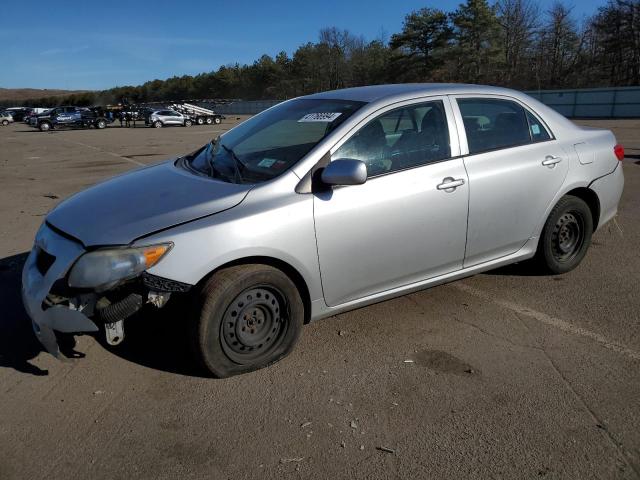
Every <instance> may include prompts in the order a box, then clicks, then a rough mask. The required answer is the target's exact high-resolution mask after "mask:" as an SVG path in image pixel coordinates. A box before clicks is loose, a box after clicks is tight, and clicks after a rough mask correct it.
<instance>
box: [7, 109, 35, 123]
mask: <svg viewBox="0 0 640 480" xmlns="http://www.w3.org/2000/svg"><path fill="white" fill-rule="evenodd" d="M6 112H8V113H10V114H11V116H12V117H13V121H14V122H21V121H22V120H23V119H24V116H25V115H26V114H28V113H29V112H31V109H30V108H28V107H10V108H7V109H6Z"/></svg>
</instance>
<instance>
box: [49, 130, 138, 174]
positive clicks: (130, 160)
mask: <svg viewBox="0 0 640 480" xmlns="http://www.w3.org/2000/svg"><path fill="white" fill-rule="evenodd" d="M54 138H55V139H56V140H60V141H61V142H67V143H72V144H74V145H80V146H81V147H85V148H89V149H91V150H95V151H96V152H100V153H104V154H106V155H111V156H112V157H115V158H119V159H121V160H125V161H127V162H129V163H133V164H134V165H138V166H141V167H146V166H147V164H146V163H142V162H138V161H137V160H133V159H131V158H127V157H123V156H122V155H118V154H117V153H113V152H108V151H107V150H102V149H101V148H98V147H94V146H93V145H87V144H86V143H81V142H75V141H73V140H69V139H68V138H62V137H59V136H54Z"/></svg>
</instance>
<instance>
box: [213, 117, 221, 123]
mask: <svg viewBox="0 0 640 480" xmlns="http://www.w3.org/2000/svg"><path fill="white" fill-rule="evenodd" d="M213 123H215V124H216V125H219V124H221V123H222V119H221V118H220V117H215V118H214V119H213Z"/></svg>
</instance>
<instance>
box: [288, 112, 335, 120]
mask: <svg viewBox="0 0 640 480" xmlns="http://www.w3.org/2000/svg"><path fill="white" fill-rule="evenodd" d="M340 115H341V113H340V112H337V113H336V112H316V113H307V114H306V115H305V116H304V117H302V118H301V119H300V120H298V122H333V121H334V120H335V119H336V118H338V117H339V116H340Z"/></svg>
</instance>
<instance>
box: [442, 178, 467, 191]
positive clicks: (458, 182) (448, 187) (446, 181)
mask: <svg viewBox="0 0 640 480" xmlns="http://www.w3.org/2000/svg"><path fill="white" fill-rule="evenodd" d="M462 185H464V180H463V179H462V178H453V177H445V178H443V179H442V183H441V184H439V185H438V186H437V189H438V190H444V191H445V192H453V191H454V190H455V189H456V188H458V187H460V186H462Z"/></svg>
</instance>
